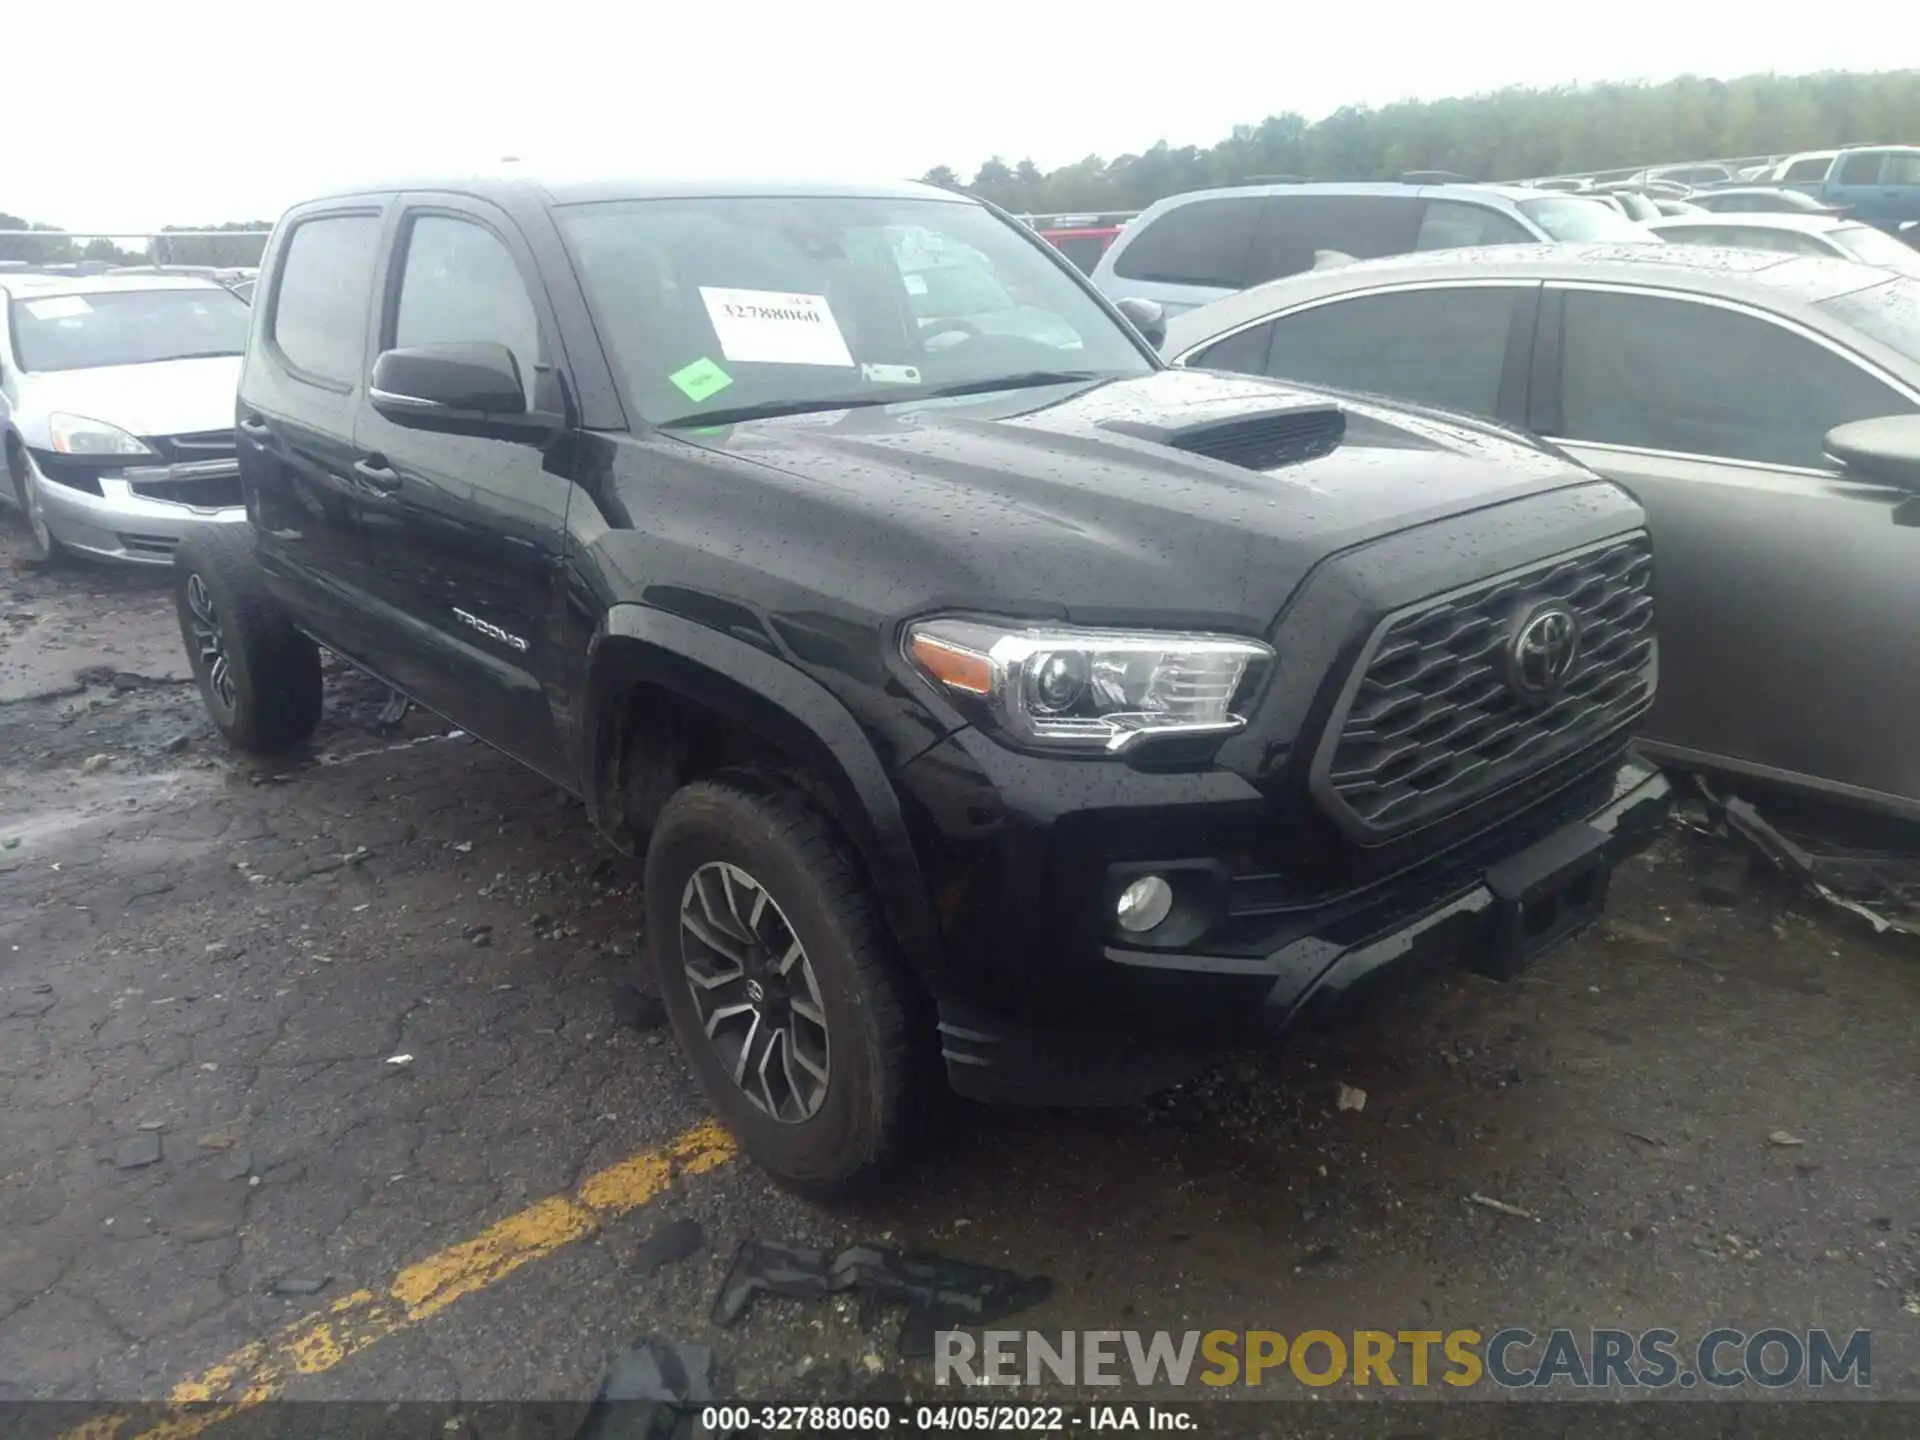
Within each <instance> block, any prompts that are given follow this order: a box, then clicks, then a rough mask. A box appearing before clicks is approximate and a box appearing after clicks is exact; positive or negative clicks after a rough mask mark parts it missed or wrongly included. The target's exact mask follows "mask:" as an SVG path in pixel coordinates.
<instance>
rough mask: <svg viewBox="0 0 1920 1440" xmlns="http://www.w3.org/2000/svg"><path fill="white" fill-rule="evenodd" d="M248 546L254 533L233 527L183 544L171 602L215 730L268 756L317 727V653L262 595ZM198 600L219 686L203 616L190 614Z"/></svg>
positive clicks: (208, 530)
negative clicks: (212, 629) (220, 663)
mask: <svg viewBox="0 0 1920 1440" xmlns="http://www.w3.org/2000/svg"><path fill="white" fill-rule="evenodd" d="M253 543H254V542H253V527H252V526H250V525H234V524H226V525H208V526H206V527H204V528H202V529H200V530H198V531H196V532H195V533H193V534H191V535H189V536H188V537H187V538H186V539H184V540H182V541H181V542H180V545H179V548H177V549H176V550H175V551H174V552H173V603H174V610H175V612H176V614H177V615H178V616H179V620H180V637H181V639H182V641H184V642H185V644H186V647H187V659H188V661H189V663H191V664H192V666H193V678H194V679H195V680H197V681H198V682H199V684H200V698H201V699H202V700H203V701H205V702H206V707H207V714H208V716H209V717H210V718H211V719H212V720H213V723H214V725H215V727H216V728H217V729H218V730H219V731H220V733H221V734H222V735H224V736H226V737H227V740H228V741H229V742H230V743H231V744H233V745H234V746H235V747H236V748H238V749H241V750H245V751H248V752H249V753H251V754H255V755H273V754H277V753H279V752H281V751H283V750H289V749H292V748H293V747H294V746H296V745H299V744H300V743H301V742H303V741H305V740H306V739H308V738H309V737H310V736H311V735H312V734H313V732H314V730H315V729H316V728H317V727H318V726H319V724H320V700H321V690H322V681H321V675H320V650H319V647H318V646H316V645H315V644H314V643H313V641H312V640H310V639H308V638H307V637H306V636H305V635H303V634H301V633H300V631H298V630H297V629H295V628H294V626H293V622H292V621H291V620H289V619H288V618H287V615H286V612H285V611H284V610H283V609H282V608H281V606H280V604H279V602H278V601H277V600H275V599H274V598H273V596H272V595H271V594H270V593H268V591H267V588H266V585H265V582H264V581H263V579H262V577H261V574H260V567H259V565H258V564H257V562H256V561H255V560H254V554H253ZM196 587H198V589H197V590H196ZM200 600H203V601H205V602H208V606H209V608H210V609H211V612H212V619H213V620H214V622H215V624H216V635H215V640H216V642H217V644H218V646H219V656H223V657H224V659H225V661H226V669H225V676H224V681H223V680H222V678H221V676H220V674H219V672H218V668H217V664H216V660H217V658H219V657H217V656H215V655H213V654H210V653H208V649H207V645H206V643H205V642H206V637H205V634H204V630H205V619H206V617H204V616H202V615H199V614H196V610H195V605H196V601H200ZM223 692H224V693H223Z"/></svg>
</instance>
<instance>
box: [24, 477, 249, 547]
mask: <svg viewBox="0 0 1920 1440" xmlns="http://www.w3.org/2000/svg"><path fill="white" fill-rule="evenodd" d="M27 463H28V464H29V465H32V466H33V467H34V479H35V482H36V484H37V486H38V489H39V492H40V511H41V514H42V515H44V516H45V518H46V522H47V529H48V531H49V532H50V533H51V534H52V535H53V538H54V539H56V540H58V541H59V542H60V543H61V544H62V545H64V546H65V547H66V548H67V549H69V550H74V551H78V552H80V553H81V554H85V555H90V556H93V557H95V558H96V559H102V560H118V561H122V562H125V563H128V564H135V565H169V564H171V563H172V562H173V551H174V547H175V546H177V545H178V544H179V543H180V541H181V540H183V539H185V538H186V536H187V535H188V534H189V533H190V532H192V531H193V530H194V529H196V528H197V527H199V526H202V525H228V524H234V523H236V522H239V521H243V520H245V519H246V518H247V510H246V506H245V505H243V504H239V503H235V504H231V505H228V504H215V505H202V504H189V503H186V502H184V501H181V500H170V499H164V498H161V497H162V496H163V495H165V494H166V493H167V492H168V491H173V492H175V493H179V494H192V493H194V492H195V491H196V490H204V488H206V487H207V486H208V485H209V484H210V483H219V482H226V481H229V480H231V481H232V482H233V483H234V484H235V485H236V487H237V484H238V475H239V470H238V467H237V466H235V465H233V464H231V463H226V464H213V465H208V464H200V465H171V466H161V465H153V466H144V467H132V468H129V469H126V470H122V471H119V472H116V473H109V474H104V475H101V476H99V477H98V479H97V480H96V481H95V482H94V483H96V484H97V485H98V486H99V488H100V491H101V493H100V494H98V495H95V494H92V493H90V492H89V491H87V490H82V489H78V488H76V487H74V486H72V485H68V484H63V483H61V482H60V481H59V480H54V479H49V478H48V476H47V473H46V471H45V469H44V468H42V467H41V466H40V465H39V464H38V463H37V462H36V460H35V458H34V457H33V456H32V455H31V454H29V456H28V458H27Z"/></svg>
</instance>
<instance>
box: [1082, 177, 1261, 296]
mask: <svg viewBox="0 0 1920 1440" xmlns="http://www.w3.org/2000/svg"><path fill="white" fill-rule="evenodd" d="M1259 213H1260V204H1259V201H1258V200H1257V199H1256V198H1255V197H1253V196H1239V197H1234V198H1231V199H1221V200H1195V201H1193V202H1192V203H1191V204H1187V205H1176V206H1175V207H1174V208H1173V209H1171V210H1168V211H1167V212H1166V213H1164V214H1163V215H1161V216H1160V218H1159V219H1157V220H1154V221H1152V222H1151V223H1150V224H1148V225H1147V226H1146V227H1145V228H1143V229H1142V230H1141V231H1140V233H1139V234H1138V235H1134V236H1131V237H1123V238H1122V241H1121V246H1122V248H1121V250H1120V253H1119V254H1118V255H1116V256H1114V259H1113V273H1114V274H1115V275H1117V276H1119V277H1120V278H1121V279H1122V280H1149V281H1157V282H1160V283H1162V284H1169V285H1216V286H1222V287H1224V288H1226V289H1229V290H1239V289H1242V288H1244V287H1245V286H1246V285H1247V284H1248V283H1249V281H1248V279H1247V257H1248V253H1249V251H1250V250H1251V249H1252V247H1253V225H1254V221H1255V220H1256V219H1257V218H1258V216H1259Z"/></svg>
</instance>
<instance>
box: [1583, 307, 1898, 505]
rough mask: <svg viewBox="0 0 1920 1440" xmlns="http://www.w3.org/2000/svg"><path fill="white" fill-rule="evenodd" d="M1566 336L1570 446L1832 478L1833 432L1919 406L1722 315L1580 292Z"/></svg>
mask: <svg viewBox="0 0 1920 1440" xmlns="http://www.w3.org/2000/svg"><path fill="white" fill-rule="evenodd" d="M1561 335H1562V340H1561V347H1562V349H1561V358H1560V416H1559V423H1558V424H1557V425H1554V426H1551V427H1550V428H1551V433H1553V434H1554V435H1555V436H1557V437H1559V438H1562V439H1567V440H1597V441H1600V442H1602V443H1605V444H1609V445H1626V446H1632V447H1634V448H1636V449H1644V450H1671V451H1677V452H1679V453H1681V454H1686V455H1711V456H1717V457H1720V458H1723V459H1727V460H1754V461H1759V462H1761V463H1764V464H1772V465H1800V466H1806V467H1809V468H1814V469H1827V468H1830V465H1829V462H1828V461H1827V460H1826V458H1825V456H1824V454H1823V453H1822V449H1821V441H1822V439H1823V438H1824V437H1825V435H1826V433H1827V431H1829V430H1831V429H1832V428H1833V427H1834V426H1835V425H1843V424H1845V423H1847V422H1848V421H1850V420H1866V419H1870V418H1872V417H1873V416H1876V415H1894V414H1900V413H1904V412H1908V411H1911V410H1912V409H1913V408H1914V407H1913V406H1912V405H1911V404H1909V403H1908V402H1907V401H1905V400H1903V399H1901V397H1900V396H1899V395H1897V394H1895V393H1894V392H1893V391H1892V390H1890V389H1888V388H1887V387H1886V386H1885V385H1883V384H1882V383H1881V382H1880V381H1878V380H1876V379H1874V378H1873V377H1872V376H1871V375H1868V374H1867V373H1866V372H1865V371H1863V370H1861V369H1860V368H1859V367H1858V366H1857V365H1855V364H1853V363H1852V362H1851V361H1849V360H1847V359H1844V358H1843V357H1841V356H1839V355H1836V354H1834V353H1833V352H1832V351H1831V350H1828V349H1826V348H1825V347H1824V346H1821V345H1817V344H1815V343H1814V342H1813V341H1811V340H1809V339H1807V338H1806V337H1804V336H1802V335H1797V334H1795V333H1794V332H1793V331H1791V330H1787V329H1785V328H1783V327H1782V326H1779V325H1776V324H1774V323H1772V322H1771V321H1767V320H1762V319H1760V318H1758V317H1757V316H1753V315H1743V314H1740V313H1738V312H1736V311H1732V310H1723V309H1721V308H1720V307H1718V306H1715V305H1703V304H1699V303H1696V302H1694V301H1690V300H1668V299H1662V298H1659V297H1657V296H1652V295H1609V294H1605V293H1602V292H1597V291H1591V290H1571V291H1568V292H1567V294H1566V309H1565V312H1564V319H1563V320H1562V323H1561Z"/></svg>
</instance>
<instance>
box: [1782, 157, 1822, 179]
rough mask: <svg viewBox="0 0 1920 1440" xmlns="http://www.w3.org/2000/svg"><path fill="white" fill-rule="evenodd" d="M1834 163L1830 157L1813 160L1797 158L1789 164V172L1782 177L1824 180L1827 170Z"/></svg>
mask: <svg viewBox="0 0 1920 1440" xmlns="http://www.w3.org/2000/svg"><path fill="white" fill-rule="evenodd" d="M1832 164H1833V161H1832V159H1831V158H1830V157H1827V158H1815V159H1812V160H1796V161H1794V162H1793V163H1792V164H1791V165H1789V166H1787V173H1786V174H1785V175H1783V176H1781V177H1780V178H1781V179H1783V180H1789V181H1805V180H1824V179H1826V178H1827V170H1828V168H1829V167H1830V166H1831V165H1832Z"/></svg>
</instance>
